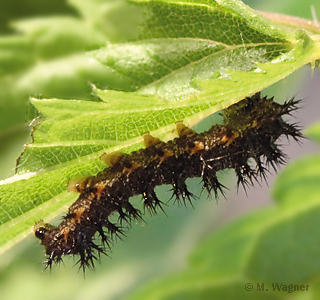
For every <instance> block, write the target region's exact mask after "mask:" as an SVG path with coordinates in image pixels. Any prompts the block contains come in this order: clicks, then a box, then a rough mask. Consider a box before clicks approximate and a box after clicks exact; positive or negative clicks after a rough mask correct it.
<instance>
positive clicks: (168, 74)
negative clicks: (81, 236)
mask: <svg viewBox="0 0 320 300" xmlns="http://www.w3.org/2000/svg"><path fill="white" fill-rule="evenodd" d="M128 3H129V4H128V7H131V8H132V9H133V10H134V12H135V14H138V16H139V18H138V21H139V22H138V23H137V24H136V23H135V25H137V32H136V33H135V37H134V38H133V37H131V39H130V41H127V42H125V41H124V40H123V41H121V43H117V44H108V45H107V47H106V48H100V49H99V50H95V51H93V52H91V54H90V55H91V56H93V57H95V58H96V59H98V60H99V61H100V62H102V63H105V64H106V65H107V66H108V67H109V69H110V68H112V69H113V71H114V72H115V74H114V76H112V77H110V79H111V78H112V79H113V80H115V81H116V80H119V81H120V82H122V83H124V84H123V86H124V90H125V91H126V92H127V91H136V92H134V93H126V92H116V91H110V90H107V91H104V90H100V89H98V88H96V87H93V91H94V93H95V94H96V95H97V96H99V97H100V99H101V100H102V101H101V102H98V101H96V102H92V101H80V100H61V99H32V100H31V102H32V103H33V105H34V106H35V107H36V108H37V109H38V110H39V111H40V112H41V113H42V115H43V116H44V117H45V119H44V120H42V121H43V122H42V123H41V124H40V125H39V124H38V125H37V126H36V127H35V129H34V132H33V139H34V141H33V143H31V144H28V145H27V146H26V149H25V151H24V153H23V154H22V155H21V156H20V158H19V162H18V167H17V173H18V174H17V175H16V176H15V177H12V178H9V179H7V180H5V181H3V182H1V185H0V197H1V202H0V205H1V206H0V220H1V221H0V224H1V225H0V230H2V232H3V234H2V235H1V237H0V245H1V246H3V247H2V248H1V249H2V251H3V249H6V248H8V247H9V246H8V245H10V244H9V242H10V240H11V242H10V243H12V241H17V240H19V239H20V238H21V237H22V236H25V235H26V234H27V233H28V232H29V231H30V228H31V226H32V224H33V223H34V221H37V220H39V219H43V218H45V219H46V221H49V220H50V219H51V218H53V217H54V216H56V215H57V214H58V213H60V212H61V211H62V210H63V209H65V205H66V203H68V204H70V203H71V202H72V201H73V200H74V199H75V198H76V195H72V194H70V195H67V192H66V186H67V183H68V181H69V180H70V179H71V178H74V177H83V176H88V175H94V174H96V173H97V172H99V171H100V170H101V169H103V167H104V166H103V163H102V162H101V161H100V159H99V156H100V155H101V154H102V153H103V152H112V151H116V150H121V151H124V152H128V153H129V152H131V151H133V150H137V149H139V148H141V147H142V143H141V142H142V137H141V135H142V134H144V133H146V132H150V133H151V134H153V135H155V136H158V137H160V138H162V139H164V140H166V139H169V138H172V137H174V136H175V134H174V129H175V122H176V121H180V120H182V121H184V123H185V124H186V125H189V126H192V125H194V124H196V123H198V122H199V120H201V119H202V118H204V117H206V116H208V115H210V114H212V113H214V112H216V111H218V110H220V109H223V108H225V107H227V106H228V105H231V104H233V103H235V102H237V101H239V100H240V99H242V98H244V97H245V96H248V95H250V94H253V93H254V92H256V91H260V90H261V89H263V88H264V87H267V86H269V85H271V84H272V83H274V82H276V81H278V80H280V79H282V78H285V77H286V76H288V75H289V74H291V73H292V72H293V71H294V70H296V69H298V68H300V67H301V66H303V65H305V64H306V63H310V62H314V60H315V59H317V58H318V57H319V55H320V51H319V45H318V44H317V43H316V42H315V41H314V39H315V37H313V36H312V37H309V36H308V35H307V34H306V33H304V32H302V31H300V32H298V33H297V34H296V36H293V35H292V33H291V32H287V31H285V30H282V29H279V28H277V27H276V26H274V25H273V24H271V23H270V22H269V21H267V20H266V19H264V18H263V17H261V16H260V15H258V14H256V13H255V12H253V11H252V10H251V9H250V8H248V7H246V6H244V5H243V4H242V3H241V2H238V1H219V2H217V1H203V2H201V1H193V2H172V1H171V2H168V1H156V2H153V1H140V2H139V1H134V2H128ZM199 18H200V19H201V20H200V19H199ZM199 20H200V21H201V22H200V21H199ZM134 21H136V19H134ZM43 26H45V24H44V25H43ZM27 27H28V26H27ZM27 29H28V28H27ZM28 30H30V32H33V33H34V34H35V35H36V34H38V30H37V27H36V26H34V24H33V25H32V26H30V27H29V29H28ZM81 30H82V29H81ZM97 40H100V38H98V39H97ZM84 44H85V43H84ZM84 44H82V45H84ZM48 45H52V44H50V43H49V44H48ZM49 48H50V47H49ZM41 49H43V53H44V54H43V55H44V56H45V55H46V54H48V55H51V54H50V53H51V52H50V51H49V50H48V52H46V47H43V48H41ZM79 59H80V60H81V59H82V58H81V55H80V58H79ZM68 61H69V62H70V61H72V60H66V62H68ZM56 62H57V61H56V60H53V64H56ZM85 63H86V62H85ZM48 65H50V63H48V64H46V65H45V67H46V66H48ZM61 65H63V60H62V62H61ZM61 65H60V67H59V68H58V69H57V70H60V71H61V69H62V67H61ZM76 65H77V66H78V64H76ZM51 68H53V65H51ZM35 74H36V75H37V76H38V75H41V74H42V73H41V72H35ZM119 74H120V75H119ZM35 77H36V76H35ZM71 77H72V78H74V76H73V75H72V76H71ZM28 78H30V75H29V77H28ZM110 79H109V81H110ZM40 80H42V79H41V76H39V81H40ZM22 82H23V81H22ZM24 82H26V81H24ZM52 203H54V207H53V208H49V206H50V204H52Z"/></svg>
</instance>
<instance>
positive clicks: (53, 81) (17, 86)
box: [0, 0, 320, 300]
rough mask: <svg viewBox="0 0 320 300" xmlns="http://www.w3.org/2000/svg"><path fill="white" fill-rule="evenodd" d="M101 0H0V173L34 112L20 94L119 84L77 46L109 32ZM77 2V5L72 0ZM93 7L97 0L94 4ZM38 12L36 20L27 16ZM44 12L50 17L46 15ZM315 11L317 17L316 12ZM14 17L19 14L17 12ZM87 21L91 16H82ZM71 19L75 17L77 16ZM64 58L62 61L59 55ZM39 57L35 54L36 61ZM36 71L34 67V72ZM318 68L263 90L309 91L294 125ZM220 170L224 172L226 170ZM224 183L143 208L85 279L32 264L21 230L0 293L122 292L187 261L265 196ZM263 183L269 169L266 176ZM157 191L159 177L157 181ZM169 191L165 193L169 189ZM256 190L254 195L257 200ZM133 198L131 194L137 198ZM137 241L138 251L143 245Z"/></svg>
mask: <svg viewBox="0 0 320 300" xmlns="http://www.w3.org/2000/svg"><path fill="white" fill-rule="evenodd" d="M94 2H96V3H99V2H100V3H101V10H99V11H96V12H95V11H90V8H91V6H90V4H89V3H90V2H89V1H84V0H72V1H70V3H69V2H68V1H61V0H59V1H58V0H55V1H45V0H42V1H41V0H32V1H31V0H29V1H17V0H14V1H11V2H8V1H1V3H0V34H1V35H2V36H0V166H1V168H0V179H4V178H6V177H8V176H12V175H13V174H14V167H15V160H16V159H17V157H18V156H19V153H20V152H21V151H22V149H23V145H24V143H26V142H27V141H30V137H29V134H30V128H28V127H27V126H26V124H28V123H29V121H30V119H31V118H32V117H33V116H35V112H34V111H33V110H32V108H31V107H30V106H29V104H28V98H29V96H30V95H31V96H38V95H41V96H43V97H62V98H76V99H91V100H92V101H94V100H95V99H94V98H93V96H92V95H91V90H90V85H89V84H88V82H91V83H96V84H98V85H99V86H101V87H109V88H114V89H120V90H121V89H122V83H121V81H120V80H118V81H117V80H111V79H110V78H113V77H112V73H111V72H110V71H109V70H108V69H106V68H104V67H103V66H100V65H99V64H97V63H94V62H89V63H86V64H83V63H82V61H83V60H81V57H82V56H83V55H84V52H85V50H89V49H94V48H97V47H99V45H103V44H104V42H105V40H106V39H107V36H108V30H109V29H108V27H107V26H108V24H107V22H105V23H104V22H99V20H102V17H101V16H103V11H104V9H105V8H106V6H107V5H108V4H110V3H113V5H114V4H115V3H116V1H107V0H105V1H103V0H100V1H97V0H96V1H94ZM244 2H245V3H246V4H248V5H249V6H251V7H252V8H254V9H257V10H261V11H270V12H278V13H284V14H289V15H294V16H299V17H303V18H308V19H311V18H312V14H311V5H314V7H315V11H316V12H317V13H318V15H319V16H320V3H319V2H316V3H315V1H311V0H310V1H301V0H282V1H275V0H269V1H256V0H251V1H249V0H248V1H244ZM79 7H82V8H83V7H85V8H86V9H85V10H82V13H79V10H78V9H77V8H79ZM95 8H96V7H95ZM84 12H86V13H87V14H88V15H89V14H93V15H94V14H95V13H96V14H97V15H98V16H99V17H100V18H101V19H99V18H97V22H96V23H95V22H92V24H90V26H85V25H83V24H82V23H83V22H79V24H77V20H78V18H79V19H81V18H87V15H86V13H84ZM35 17H37V18H38V21H37V22H29V21H28V19H29V18H30V20H32V18H35ZM49 17H50V18H49ZM319 18H320V17H319ZM16 21H21V22H16ZM91 21H92V19H91ZM77 25H79V26H77ZM67 60H68V63H67V64H66V63H65V62H66V61H67ZM38 62H42V64H37V63H38ZM39 74H41V76H39ZM319 79H320V74H319V71H318V70H315V71H314V73H313V75H312V73H311V70H310V67H306V68H303V69H302V70H299V71H298V72H296V74H294V75H292V76H290V78H288V79H286V80H285V81H283V82H281V83H279V84H277V85H275V86H274V87H273V88H272V91H270V92H271V93H273V94H275V95H276V97H279V98H280V97H285V98H287V97H289V96H292V95H294V94H297V95H299V97H301V98H306V99H308V110H307V111H304V112H301V115H300V116H299V121H300V120H302V123H303V126H307V125H309V124H310V123H311V122H312V121H313V120H316V119H317V118H319V115H318V107H317V102H316V95H318V94H319V86H318V84H317V82H319ZM317 150H318V149H317V148H316V146H314V145H313V144H312V143H311V142H306V144H304V145H303V146H302V147H300V148H298V147H295V146H294V147H293V148H291V150H289V155H290V156H291V157H293V158H295V157H298V156H300V155H301V154H302V153H301V152H303V153H305V152H313V151H317ZM226 175H227V174H226ZM225 177H226V179H225V181H230V182H231V185H230V184H229V185H228V186H230V189H231V192H230V193H229V195H228V198H231V199H230V200H229V201H228V202H226V201H224V200H223V201H220V202H219V205H217V203H216V202H215V201H203V199H201V200H200V201H198V202H196V203H195V208H194V209H192V208H190V207H188V208H187V209H185V208H179V207H176V206H172V207H170V209H167V213H168V216H165V215H163V214H159V215H158V216H156V217H152V218H149V217H147V218H146V223H147V225H146V224H144V223H137V224H134V225H133V228H132V229H131V230H130V232H129V233H128V236H127V237H126V238H125V239H124V240H123V241H118V242H117V243H116V244H115V246H114V247H113V249H112V253H110V256H111V259H110V258H108V257H102V258H101V261H102V263H101V265H97V268H96V271H95V272H88V273H87V274H86V279H85V280H84V279H83V275H82V274H81V273H78V271H77V267H74V268H72V266H73V265H74V264H75V262H76V261H73V260H72V259H65V263H64V265H63V264H62V265H61V266H60V267H57V268H54V270H53V271H52V272H50V271H46V272H44V273H41V271H42V266H41V265H40V263H39V262H40V261H41V260H43V259H44V253H43V248H42V247H40V245H38V241H37V240H35V238H34V237H33V236H32V235H30V236H29V237H28V238H27V239H26V240H24V241H23V242H21V243H19V244H18V245H16V246H15V247H13V249H11V250H10V251H8V252H6V253H4V254H2V255H1V256H0V291H1V292H0V299H1V300H7V299H8V300H9V299H20V298H24V299H42V298H45V299H48V300H49V299H61V300H62V299H124V298H125V297H126V296H128V295H130V293H131V292H133V291H135V290H136V289H138V288H139V287H141V286H143V285H145V284H147V283H149V282H150V281H153V280H155V279H156V278H159V277H161V276H164V275H166V274H168V273H170V272H175V271H178V270H180V269H182V268H183V267H185V266H186V264H187V257H188V254H189V253H190V251H191V250H192V249H193V248H194V247H195V245H197V244H198V243H199V242H201V241H203V239H205V237H206V236H207V235H208V234H209V233H212V232H214V231H215V230H217V229H218V228H219V227H221V226H223V225H224V224H225V223H227V222H228V221H230V220H231V219H233V218H234V217H235V216H237V215H239V214H241V213H244V212H245V211H248V210H251V209H253V208H256V207H259V206H264V205H270V203H271V201H270V196H269V191H270V188H267V187H265V186H264V187H261V188H259V187H258V188H257V189H255V190H254V191H253V190H250V191H249V194H248V197H246V195H245V194H244V193H243V192H240V194H239V195H236V194H235V192H232V185H233V183H232V182H233V181H234V180H233V177H232V176H231V178H227V176H225ZM270 182H271V184H270V185H272V179H271V181H270ZM190 184H191V188H190V189H191V190H192V191H194V193H195V194H197V192H198V193H199V191H198V190H197V189H199V182H198V181H197V180H192V181H190ZM160 189H162V190H163V191H164V193H165V192H166V190H167V189H168V188H167V187H161V188H160ZM167 194H168V198H169V194H170V193H167ZM258 199H259V200H260V201H258ZM137 201H139V197H138V198H137ZM142 249H143V251H142Z"/></svg>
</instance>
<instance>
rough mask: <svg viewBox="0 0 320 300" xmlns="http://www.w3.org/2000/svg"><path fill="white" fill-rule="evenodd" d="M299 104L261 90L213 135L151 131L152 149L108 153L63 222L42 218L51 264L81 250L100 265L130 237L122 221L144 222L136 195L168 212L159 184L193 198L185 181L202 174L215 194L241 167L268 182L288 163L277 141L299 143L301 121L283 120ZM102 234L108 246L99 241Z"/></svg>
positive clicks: (84, 259)
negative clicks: (166, 136)
mask: <svg viewBox="0 0 320 300" xmlns="http://www.w3.org/2000/svg"><path fill="white" fill-rule="evenodd" d="M298 103H299V100H294V99H291V100H289V101H287V102H285V103H284V104H283V105H280V104H277V103H275V102H273V98H269V99H267V98H266V97H263V98H261V95H260V93H257V94H255V95H254V96H252V97H248V98H245V99H244V100H242V101H240V102H238V103H237V104H234V105H232V106H230V107H228V108H227V109H225V110H224V111H223V113H222V114H223V117H224V124H223V125H214V126H212V127H211V129H210V130H208V131H207V132H203V133H195V132H194V131H193V130H191V129H190V128H188V127H186V126H184V125H183V124H182V123H178V124H177V131H178V134H179V137H177V138H175V139H174V140H170V141H168V142H162V141H160V140H159V139H157V138H155V137H152V136H151V135H150V134H146V135H145V136H144V140H145V144H146V148H145V149H141V150H139V151H136V152H133V153H131V154H120V153H113V154H111V155H107V156H106V157H105V160H106V162H107V163H108V164H109V165H110V167H107V168H106V169H105V170H103V171H102V172H100V173H99V174H97V175H96V176H94V177H89V178H85V179H83V180H81V181H79V182H78V183H77V184H76V185H75V186H74V188H75V190H76V191H77V192H79V193H80V196H79V198H78V199H77V201H76V202H75V203H74V204H73V205H72V206H71V207H70V208H69V210H68V213H67V215H66V216H65V217H64V219H63V221H62V222H61V223H60V225H58V226H56V227H55V226H52V225H50V224H45V223H43V222H42V221H40V222H38V223H36V225H35V228H34V231H35V236H36V237H37V238H39V239H40V240H41V244H42V245H44V246H45V248H46V254H47V255H48V257H49V258H48V261H47V263H46V267H48V266H49V267H51V266H52V263H53V262H60V261H61V259H62V256H63V255H79V256H80V260H79V262H80V267H82V268H83V270H85V267H93V266H94V259H96V258H97V257H96V254H98V255H100V253H104V254H106V253H105V247H106V246H107V247H109V246H110V241H111V240H112V239H113V238H114V237H116V236H118V237H119V236H121V235H122V234H123V228H122V226H121V225H122V222H123V221H126V222H127V223H128V224H130V222H131V221H132V220H134V219H141V215H142V213H141V211H140V210H138V209H137V208H135V207H134V206H133V204H131V203H130V202H129V198H130V197H132V196H134V195H139V194H141V195H142V199H143V203H144V207H145V208H146V209H148V210H149V211H150V212H151V213H152V214H155V213H156V212H157V210H158V209H161V210H163V208H162V204H163V203H162V202H161V201H160V200H159V199H158V197H157V195H156V194H155V192H154V189H155V187H156V186H160V185H163V184H170V185H172V187H173V188H172V190H173V197H174V198H175V199H176V200H177V201H180V202H181V201H182V202H183V203H185V202H186V201H189V202H191V201H192V198H193V197H194V195H193V194H192V193H190V192H189V191H188V189H187V186H186V184H185V180H186V179H187V178H193V177H201V178H202V182H203V189H205V190H207V191H208V193H209V195H210V194H212V193H213V194H214V195H215V197H217V196H218V193H219V192H221V193H223V188H224V186H223V185H222V184H221V183H220V182H219V181H218V178H217V174H216V173H217V172H218V171H220V170H224V169H227V168H228V169H230V168H232V169H234V170H235V172H236V175H237V178H238V186H239V185H242V186H243V187H244V188H246V186H247V185H252V184H253V183H254V181H257V180H259V179H260V178H264V179H265V178H266V171H267V167H268V166H269V165H271V166H272V167H273V168H274V169H275V170H276V168H277V166H278V165H280V164H283V163H284V162H285V158H286V156H285V154H284V153H283V152H282V151H281V150H280V148H279V145H278V144H277V143H276V141H277V139H278V138H279V137H280V136H281V135H285V136H287V137H293V138H294V139H295V140H296V141H299V138H301V137H302V134H301V131H300V128H299V127H298V126H297V125H296V124H289V123H287V122H286V121H285V120H284V119H283V116H284V115H290V114H291V112H292V111H294V110H296V109H297V104H298ZM249 159H251V160H253V161H254V162H255V165H254V166H252V164H251V163H249ZM114 213H118V215H119V222H118V223H112V222H111V221H110V216H111V214H114ZM96 233H98V234H99V235H100V237H101V240H102V245H98V244H96V243H95V242H94V236H95V235H96Z"/></svg>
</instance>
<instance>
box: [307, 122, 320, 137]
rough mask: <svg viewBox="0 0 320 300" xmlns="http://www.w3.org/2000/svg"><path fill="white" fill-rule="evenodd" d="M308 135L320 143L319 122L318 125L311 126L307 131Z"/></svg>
mask: <svg viewBox="0 0 320 300" xmlns="http://www.w3.org/2000/svg"><path fill="white" fill-rule="evenodd" d="M307 135H308V136H309V137H310V138H312V139H314V140H316V141H318V142H320V123H319V122H318V123H316V124H314V125H312V126H310V127H309V128H308V130H307Z"/></svg>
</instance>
